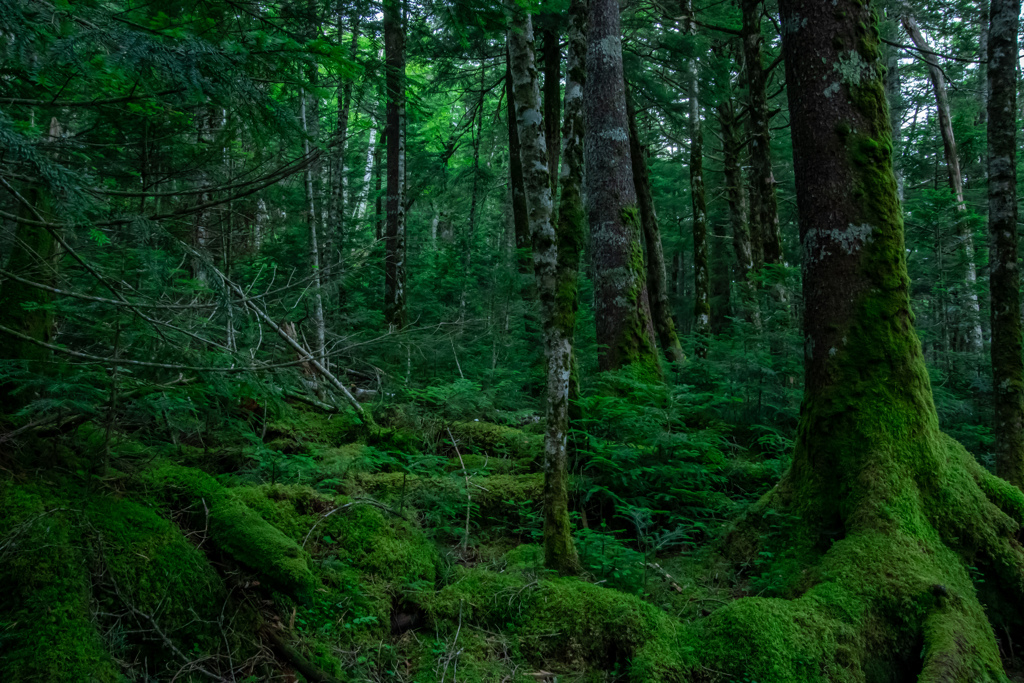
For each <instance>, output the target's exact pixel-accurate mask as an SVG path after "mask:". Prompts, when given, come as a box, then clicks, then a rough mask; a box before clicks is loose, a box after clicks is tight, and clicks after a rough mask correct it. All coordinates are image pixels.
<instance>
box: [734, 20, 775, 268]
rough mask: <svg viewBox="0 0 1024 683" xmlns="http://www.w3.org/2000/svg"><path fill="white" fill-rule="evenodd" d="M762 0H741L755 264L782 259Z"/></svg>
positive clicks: (757, 265)
mask: <svg viewBox="0 0 1024 683" xmlns="http://www.w3.org/2000/svg"><path fill="white" fill-rule="evenodd" d="M761 4H762V0H741V2H740V9H741V11H742V20H743V23H742V28H741V34H742V43H743V62H744V72H745V73H746V81H747V97H748V101H747V104H748V107H749V117H748V119H747V123H748V130H749V135H750V176H751V177H750V180H751V185H750V227H751V230H750V232H751V234H752V235H753V237H754V238H755V239H756V240H757V242H758V244H757V247H756V249H755V253H754V256H755V268H758V269H760V267H761V264H762V263H782V232H781V230H780V228H779V205H778V200H777V199H776V197H775V175H774V174H773V172H772V138H771V131H770V130H769V127H768V124H769V123H770V118H771V117H770V114H769V111H768V93H767V74H766V73H765V70H764V57H763V54H762V45H763V43H764V39H763V38H762V36H761Z"/></svg>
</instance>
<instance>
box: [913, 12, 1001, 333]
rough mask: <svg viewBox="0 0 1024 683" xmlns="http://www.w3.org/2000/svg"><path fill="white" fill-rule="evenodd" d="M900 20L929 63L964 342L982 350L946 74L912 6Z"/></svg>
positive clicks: (970, 240)
mask: <svg viewBox="0 0 1024 683" xmlns="http://www.w3.org/2000/svg"><path fill="white" fill-rule="evenodd" d="M900 21H901V22H902V24H903V28H904V29H905V30H906V32H907V35H908V36H910V39H911V40H912V41H913V43H914V45H915V46H916V47H917V49H918V50H919V51H920V53H921V56H922V58H923V59H924V61H925V63H926V64H927V65H928V78H929V79H930V80H931V82H932V90H933V91H934V92H935V108H936V110H937V112H938V115H939V116H938V118H939V131H940V132H941V133H942V148H943V153H944V154H945V156H946V173H947V175H948V176H949V187H950V189H951V190H952V191H953V194H954V195H955V196H956V213H957V219H956V220H957V236H958V238H959V240H960V244H961V248H962V249H963V256H964V273H963V279H964V285H963V287H964V291H963V293H962V294H961V295H960V297H959V298H960V299H961V307H962V309H963V311H964V318H965V327H966V330H964V334H965V336H966V344H965V346H966V349H967V350H968V351H972V352H975V353H980V352H981V348H982V339H983V335H982V331H981V307H980V304H979V303H978V295H977V294H976V293H975V291H974V286H975V284H976V283H977V280H978V274H977V269H976V268H975V265H974V237H973V236H972V235H971V231H970V226H969V225H968V222H967V220H966V214H967V205H966V204H965V203H964V183H963V175H962V174H961V172H960V157H959V155H958V154H957V149H956V138H955V137H954V136H953V120H952V118H951V117H950V111H949V96H948V94H947V93H946V77H945V76H944V75H943V73H942V67H941V66H940V65H939V58H938V56H937V55H936V54H935V52H934V51H933V50H932V48H931V46H930V45H929V44H928V41H927V40H925V37H924V34H922V33H921V29H920V28H919V27H918V25H917V21H915V20H914V17H913V15H912V14H911V13H910V6H909V5H907V4H904V6H903V13H902V15H901V17H900Z"/></svg>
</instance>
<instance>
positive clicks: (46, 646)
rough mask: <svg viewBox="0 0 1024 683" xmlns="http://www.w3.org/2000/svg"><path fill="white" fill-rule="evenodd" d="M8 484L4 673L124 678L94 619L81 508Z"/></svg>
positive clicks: (0, 659) (1, 486)
mask: <svg viewBox="0 0 1024 683" xmlns="http://www.w3.org/2000/svg"><path fill="white" fill-rule="evenodd" d="M69 508H70V506H68V505H66V504H61V501H56V500H53V499H51V498H50V497H49V496H47V495H46V494H45V493H43V492H39V491H34V490H30V488H29V487H27V486H25V485H21V484H19V485H17V486H15V485H14V484H13V483H12V482H10V481H9V480H4V481H2V482H0V509H2V510H3V515H0V583H2V584H3V587H4V590H3V593H2V595H0V671H3V673H4V680H8V681H58V680H63V681H98V682H101V683H105V682H107V681H110V682H114V681H120V680H122V676H121V673H120V670H119V668H118V666H117V665H116V664H115V663H114V661H113V659H112V658H111V656H110V653H109V652H108V650H107V647H106V644H105V643H104V642H103V639H102V638H101V637H100V635H99V633H98V632H97V631H96V628H95V626H94V625H93V619H92V605H91V601H92V576H91V575H90V571H89V562H88V557H87V555H86V553H85V552H84V549H83V547H82V543H81V538H82V531H83V530H82V528H81V525H80V524H79V523H78V522H77V521H76V519H75V517H76V516H77V513H76V512H75V511H73V510H71V509H69Z"/></svg>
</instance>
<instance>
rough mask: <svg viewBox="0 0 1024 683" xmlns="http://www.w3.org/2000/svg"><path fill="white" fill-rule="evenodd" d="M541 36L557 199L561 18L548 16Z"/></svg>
mask: <svg viewBox="0 0 1024 683" xmlns="http://www.w3.org/2000/svg"><path fill="white" fill-rule="evenodd" d="M538 20H539V21H541V22H543V29H542V30H541V32H540V35H541V40H542V48H543V57H544V136H545V138H546V139H547V145H548V170H549V171H551V196H552V197H553V198H555V199H557V198H558V155H559V151H560V142H561V136H560V135H559V134H558V125H559V122H560V119H561V111H559V109H560V106H559V105H560V104H561V101H562V49H561V46H560V45H559V42H558V39H559V22H560V16H559V15H558V14H545V15H542V16H541V17H539V18H538Z"/></svg>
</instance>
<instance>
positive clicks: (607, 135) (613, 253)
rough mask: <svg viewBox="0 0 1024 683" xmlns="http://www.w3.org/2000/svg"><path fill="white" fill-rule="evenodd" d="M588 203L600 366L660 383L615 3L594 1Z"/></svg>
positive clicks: (590, 36)
mask: <svg viewBox="0 0 1024 683" xmlns="http://www.w3.org/2000/svg"><path fill="white" fill-rule="evenodd" d="M587 33H588V35H587V81H586V91H585V95H584V111H585V116H586V122H587V126H586V128H587V129H586V135H585V138H584V147H585V151H586V168H587V171H586V178H585V180H586V192H585V197H586V203H587V216H588V219H589V223H590V244H591V253H592V259H593V264H594V309H595V314H596V318H597V343H598V344H599V345H600V351H599V353H598V366H599V367H600V368H601V370H617V369H619V368H626V367H628V368H630V369H631V370H632V371H633V373H634V374H635V376H637V377H638V378H641V379H646V380H660V379H661V377H662V374H661V363H660V359H659V357H658V350H657V347H656V346H655V343H654V325H653V324H652V322H651V309H650V305H649V303H648V299H647V278H646V274H645V273H644V253H643V247H642V246H641V244H640V212H639V210H638V209H637V202H636V187H635V185H634V184H633V173H632V170H631V169H630V166H629V122H628V117H627V116H626V90H625V81H624V80H623V71H622V36H621V33H620V28H619V5H618V2H617V1H616V0H591V2H590V18H589V22H588V30H587Z"/></svg>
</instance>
